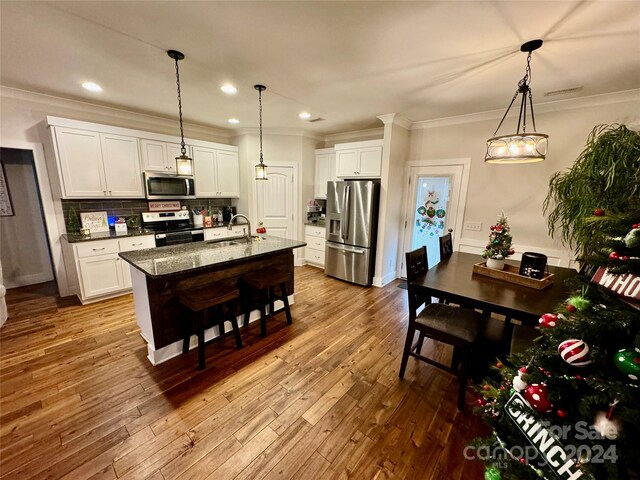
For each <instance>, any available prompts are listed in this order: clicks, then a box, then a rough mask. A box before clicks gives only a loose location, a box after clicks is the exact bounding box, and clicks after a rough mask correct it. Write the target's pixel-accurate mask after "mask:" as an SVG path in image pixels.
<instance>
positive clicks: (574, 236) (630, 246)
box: [475, 126, 640, 480]
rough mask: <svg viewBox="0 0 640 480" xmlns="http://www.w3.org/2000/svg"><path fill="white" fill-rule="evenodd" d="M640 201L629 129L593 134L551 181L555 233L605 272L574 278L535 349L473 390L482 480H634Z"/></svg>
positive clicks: (638, 138)
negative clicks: (481, 433)
mask: <svg viewBox="0 0 640 480" xmlns="http://www.w3.org/2000/svg"><path fill="white" fill-rule="evenodd" d="M623 166H624V169H623V168H622V167H623ZM618 177H620V178H618ZM639 192H640V134H639V133H637V132H633V131H631V130H629V129H627V128H626V127H624V126H598V127H596V128H595V129H594V131H593V133H592V134H591V136H590V137H589V140H588V144H587V147H586V149H585V150H584V151H583V152H582V154H581V155H580V157H579V158H578V160H577V161H576V162H575V164H574V166H573V167H572V168H571V169H570V170H569V171H568V172H565V173H558V174H556V175H555V176H554V177H553V178H552V179H551V182H550V190H549V194H548V197H547V201H546V202H545V211H547V212H550V213H549V217H548V219H549V228H550V231H551V233H552V234H554V233H561V235H562V238H563V240H564V241H565V242H566V243H568V244H570V245H572V246H573V247H574V251H575V252H576V254H577V255H578V260H580V261H581V263H582V265H583V270H584V271H593V270H595V269H597V268H598V267H604V268H606V269H607V270H604V268H601V269H599V270H598V271H597V272H596V274H595V276H594V277H593V279H598V278H599V281H598V282H595V283H594V282H593V281H592V279H591V278H589V276H586V275H584V276H579V277H578V279H579V280H578V282H579V284H576V285H575V287H576V288H575V293H574V295H572V296H571V297H570V298H568V299H567V301H566V302H565V303H563V304H562V305H558V307H557V309H556V311H555V312H548V313H546V314H544V315H542V316H541V318H540V320H539V327H540V334H541V336H540V337H539V338H537V339H536V340H535V342H534V345H533V347H531V348H530V349H529V350H527V351H526V352H525V353H524V354H522V355H513V356H512V357H510V358H509V359H508V361H504V362H498V363H497V364H496V368H495V376H493V377H492V378H489V379H487V380H486V382H484V384H483V385H481V387H480V388H479V389H478V391H479V392H480V394H481V397H479V398H478V400H477V408H476V413H479V414H480V415H482V416H483V418H484V419H485V420H486V421H487V422H488V423H489V424H490V425H491V427H492V428H493V432H492V434H491V435H490V436H489V437H488V438H482V439H477V440H476V442H475V446H476V447H477V450H476V451H477V452H478V453H479V454H478V455H477V457H479V458H481V459H482V460H483V461H484V462H485V464H486V470H485V479H490V480H498V479H518V480H522V479H525V480H526V479H540V478H547V479H554V478H561V479H564V478H566V479H572V480H576V479H601V478H602V479H627V478H638V473H639V472H640V455H639V453H640V448H639V447H638V444H639V443H638V438H639V437H640V310H639V308H640V307H639V305H638V303H637V300H638V297H639V296H640V294H639V292H640V276H639V274H640V242H639V241H638V238H639V235H640V233H639V230H640V228H639V227H640V225H639V222H640V201H639ZM614 254H615V255H614ZM588 267H592V268H588ZM480 447H482V448H480ZM480 452H484V453H485V454H484V455H480Z"/></svg>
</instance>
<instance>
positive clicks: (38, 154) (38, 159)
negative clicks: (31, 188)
mask: <svg viewBox="0 0 640 480" xmlns="http://www.w3.org/2000/svg"><path fill="white" fill-rule="evenodd" d="M0 148H13V149H16V150H29V151H31V153H32V155H33V163H34V166H35V170H36V182H37V183H38V189H39V190H40V199H41V200H42V211H43V213H44V223H45V229H46V231H47V241H48V243H49V251H50V253H51V260H52V262H53V274H54V276H55V279H56V282H57V284H58V293H59V295H60V296H61V297H65V296H68V295H71V294H72V293H73V292H69V285H68V283H67V269H66V267H65V264H64V257H63V256H62V245H61V243H60V236H61V235H62V234H63V233H65V232H66V228H65V225H64V213H63V212H62V203H61V202H59V201H57V202H56V201H54V199H53V192H52V190H51V183H50V179H49V172H48V170H47V162H46V159H45V156H44V148H43V146H42V143H33V142H25V141H21V140H7V139H4V138H3V139H0Z"/></svg>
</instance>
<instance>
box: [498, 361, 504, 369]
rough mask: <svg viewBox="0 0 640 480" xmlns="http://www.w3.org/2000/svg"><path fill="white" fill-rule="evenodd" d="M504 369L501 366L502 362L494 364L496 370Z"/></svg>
mask: <svg viewBox="0 0 640 480" xmlns="http://www.w3.org/2000/svg"><path fill="white" fill-rule="evenodd" d="M502 367H504V365H503V364H502V362H497V363H496V368H502Z"/></svg>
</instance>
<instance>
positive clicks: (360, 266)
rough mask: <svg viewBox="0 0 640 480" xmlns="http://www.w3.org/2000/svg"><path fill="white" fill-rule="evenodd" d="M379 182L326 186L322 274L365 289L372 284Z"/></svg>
mask: <svg viewBox="0 0 640 480" xmlns="http://www.w3.org/2000/svg"><path fill="white" fill-rule="evenodd" d="M379 198H380V182H378V181H374V180H347V181H344V182H328V183H327V213H326V218H327V242H326V250H325V264H324V273H326V274H327V275H330V276H332V277H336V278H340V279H342V280H346V281H348V282H352V283H357V284H359V285H365V286H369V285H371V282H372V281H373V271H374V268H375V261H376V237H377V233H378V201H379Z"/></svg>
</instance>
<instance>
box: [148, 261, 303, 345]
mask: <svg viewBox="0 0 640 480" xmlns="http://www.w3.org/2000/svg"><path fill="white" fill-rule="evenodd" d="M273 268H277V269H279V270H282V271H284V272H287V273H288V274H289V280H288V282H287V293H288V294H289V295H291V294H293V292H294V290H293V251H292V250H286V251H282V252H277V253H274V254H271V255H265V256H259V257H255V258H249V259H247V260H245V261H242V262H237V263H232V264H221V265H212V266H211V267H207V268H205V269H201V270H198V271H191V272H185V273H183V274H175V275H169V276H162V277H155V278H154V277H149V276H147V277H146V282H147V285H146V286H147V292H148V296H149V307H150V314H151V323H152V326H153V344H154V347H155V349H156V350H157V349H160V348H162V347H166V346H168V345H171V344H172V343H174V342H177V341H180V340H182V338H183V336H184V325H185V322H186V321H189V319H190V315H191V312H190V311H189V310H188V309H186V308H184V307H183V306H182V305H181V304H180V301H179V295H180V293H181V292H186V291H191V290H193V289H195V288H198V287H203V286H206V285H207V284H210V283H214V282H220V283H223V284H226V285H238V284H241V278H242V277H243V276H245V275H249V274H255V273H256V272H259V271H260V270H263V269H264V270H269V269H273ZM241 291H242V294H247V293H248V292H247V291H246V290H244V289H243V290H241ZM236 313H237V315H241V313H242V305H241V304H240V303H238V305H237V312H236Z"/></svg>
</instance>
